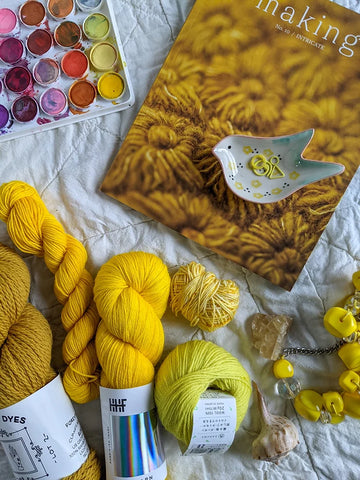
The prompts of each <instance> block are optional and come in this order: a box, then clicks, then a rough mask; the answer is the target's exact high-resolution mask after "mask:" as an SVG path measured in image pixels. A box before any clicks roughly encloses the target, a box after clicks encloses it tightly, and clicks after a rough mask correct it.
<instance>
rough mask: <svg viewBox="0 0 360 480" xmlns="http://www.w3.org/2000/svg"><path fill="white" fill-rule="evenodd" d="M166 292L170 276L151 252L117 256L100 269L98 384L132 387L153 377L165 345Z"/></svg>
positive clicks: (97, 290)
mask: <svg viewBox="0 0 360 480" xmlns="http://www.w3.org/2000/svg"><path fill="white" fill-rule="evenodd" d="M169 292H170V275H169V273H168V270H167V267H166V265H165V264H164V263H163V262H162V260H161V259H160V258H159V257H157V256H156V255H153V254H151V253H146V252H129V253H123V254H119V255H116V256H114V257H112V258H111V259H110V260H109V261H108V262H107V263H105V264H104V265H103V266H102V267H101V268H100V270H99V272H98V274H97V276H96V279H95V284H94V300H95V303H96V306H97V309H98V312H99V314H100V317H101V321H100V324H99V326H98V329H97V332H96V337H95V345H96V352H97V355H98V358H99V362H100V365H101V367H102V373H101V385H102V386H104V387H108V388H133V387H139V386H141V385H146V384H148V383H150V382H152V380H153V378H154V375H155V370H154V366H155V365H156V363H157V362H158V360H159V359H160V357H161V355H162V352H163V348H164V330H163V326H162V323H161V320H160V319H161V317H162V316H163V314H164V313H165V310H166V307H167V303H168V298H169Z"/></svg>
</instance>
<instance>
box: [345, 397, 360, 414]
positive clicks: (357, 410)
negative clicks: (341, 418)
mask: <svg viewBox="0 0 360 480" xmlns="http://www.w3.org/2000/svg"><path fill="white" fill-rule="evenodd" d="M342 397H343V400H344V413H345V414H346V415H350V417H354V418H359V419H360V395H359V394H358V393H357V392H355V393H349V392H344V393H343V395H342Z"/></svg>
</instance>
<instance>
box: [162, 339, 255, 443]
mask: <svg viewBox="0 0 360 480" xmlns="http://www.w3.org/2000/svg"><path fill="white" fill-rule="evenodd" d="M208 388H213V389H216V390H221V391H223V392H226V393H229V394H230V395H232V396H233V397H235V401H236V430H237V429H238V428H239V426H240V424H241V422H242V420H243V418H244V417H245V414H246V412H247V409H248V405H249V400H250V394H251V383H250V378H249V375H248V373H247V372H246V370H245V369H244V367H243V366H242V365H241V363H240V362H239V361H238V360H237V359H236V358H235V357H234V356H233V355H231V353H229V352H227V351H226V350H225V349H223V348H222V347H219V346H217V345H215V344H214V343H212V342H208V341H205V340H192V341H189V342H186V343H183V344H180V345H178V346H177V347H175V348H174V350H172V351H171V352H170V353H169V355H168V356H167V357H166V358H165V360H164V361H163V362H162V364H161V365H160V368H159V370H158V372H157V374H156V377H155V404H156V407H157V411H158V414H159V418H160V420H161V422H162V424H163V425H164V427H165V429H166V430H167V431H169V432H170V433H172V434H173V435H174V436H175V437H176V438H177V439H178V440H179V441H180V442H181V443H183V444H185V445H186V446H188V445H189V443H190V440H191V434H192V429H193V411H194V409H195V407H196V405H197V403H198V401H199V399H200V396H201V394H202V393H204V392H205V391H206V390H207V389H208Z"/></svg>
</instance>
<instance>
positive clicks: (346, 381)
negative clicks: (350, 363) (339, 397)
mask: <svg viewBox="0 0 360 480" xmlns="http://www.w3.org/2000/svg"><path fill="white" fill-rule="evenodd" d="M339 385H340V387H341V388H342V389H343V390H345V392H350V393H351V392H356V391H357V390H358V389H359V388H360V376H359V375H358V374H357V373H356V372H354V371H353V370H345V372H342V374H341V375H340V377H339Z"/></svg>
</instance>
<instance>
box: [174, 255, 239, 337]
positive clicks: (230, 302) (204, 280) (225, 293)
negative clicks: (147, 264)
mask: <svg viewBox="0 0 360 480" xmlns="http://www.w3.org/2000/svg"><path fill="white" fill-rule="evenodd" d="M238 306H239V288H238V286H237V285H236V283H235V282H233V281H232V280H219V279H218V278H217V277H216V276H215V275H214V274H213V273H211V272H207V271H206V269H205V267H204V266H203V265H201V264H199V263H196V262H191V263H189V264H188V265H184V266H182V267H180V268H179V270H178V271H177V272H176V273H175V275H174V276H173V277H172V280H171V290H170V307H171V309H172V311H173V312H174V313H175V314H176V315H177V314H178V313H179V312H180V313H181V314H182V315H183V316H184V317H185V318H186V319H187V320H189V322H190V325H191V326H198V327H199V328H201V329H202V330H206V331H208V332H212V331H214V330H216V329H217V328H219V327H223V326H224V325H226V324H228V323H229V322H230V321H231V320H232V319H233V318H234V315H235V313H236V310H237V308H238Z"/></svg>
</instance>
